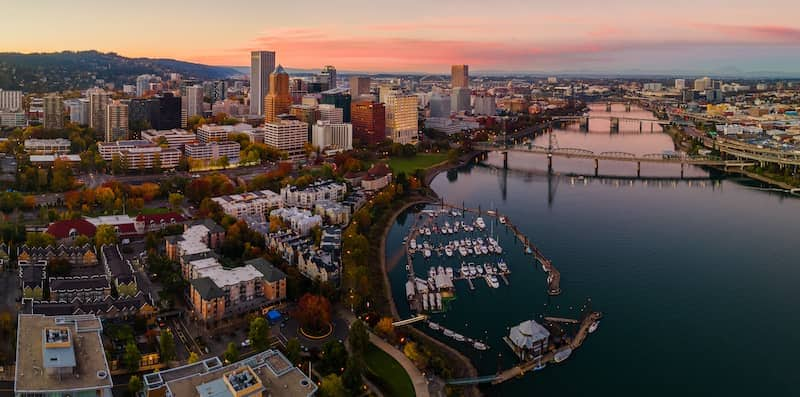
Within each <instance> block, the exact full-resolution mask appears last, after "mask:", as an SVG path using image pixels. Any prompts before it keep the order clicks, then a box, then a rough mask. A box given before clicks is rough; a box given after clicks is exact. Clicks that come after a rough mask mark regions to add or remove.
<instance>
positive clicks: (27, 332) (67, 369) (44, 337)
mask: <svg viewBox="0 0 800 397" xmlns="http://www.w3.org/2000/svg"><path fill="white" fill-rule="evenodd" d="M102 331H103V325H102V323H101V321H100V319H99V318H97V317H96V316H94V315H91V314H86V315H80V316H57V317H48V316H44V315H39V314H20V315H19V318H18V322H17V338H16V341H17V359H16V367H15V376H14V394H15V395H16V396H68V395H69V396H83V395H92V396H96V397H111V396H112V388H113V386H114V383H113V381H112V380H111V371H110V370H109V367H108V362H107V361H106V353H105V349H104V348H103V341H102Z"/></svg>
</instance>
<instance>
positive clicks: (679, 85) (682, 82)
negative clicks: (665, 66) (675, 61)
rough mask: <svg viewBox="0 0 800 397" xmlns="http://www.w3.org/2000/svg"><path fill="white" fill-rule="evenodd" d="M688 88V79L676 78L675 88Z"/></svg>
mask: <svg viewBox="0 0 800 397" xmlns="http://www.w3.org/2000/svg"><path fill="white" fill-rule="evenodd" d="M684 88H686V79H675V89H677V90H682V89H684Z"/></svg>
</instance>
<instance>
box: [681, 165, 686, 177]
mask: <svg viewBox="0 0 800 397" xmlns="http://www.w3.org/2000/svg"><path fill="white" fill-rule="evenodd" d="M685 165H686V164H685V163H681V179H683V169H684V168H685Z"/></svg>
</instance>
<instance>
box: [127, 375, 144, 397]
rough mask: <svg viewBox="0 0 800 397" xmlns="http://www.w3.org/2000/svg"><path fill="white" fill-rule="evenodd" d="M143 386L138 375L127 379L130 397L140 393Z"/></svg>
mask: <svg viewBox="0 0 800 397" xmlns="http://www.w3.org/2000/svg"><path fill="white" fill-rule="evenodd" d="M143 387H144V384H143V383H142V378H140V377H139V376H138V375H131V377H130V379H128V394H129V395H131V396H135V395H136V394H137V393H139V392H140V391H142V388H143Z"/></svg>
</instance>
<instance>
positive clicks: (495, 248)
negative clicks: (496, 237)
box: [494, 244, 503, 255]
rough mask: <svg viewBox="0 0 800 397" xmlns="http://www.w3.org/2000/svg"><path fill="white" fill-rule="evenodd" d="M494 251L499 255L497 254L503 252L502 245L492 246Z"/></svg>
mask: <svg viewBox="0 0 800 397" xmlns="http://www.w3.org/2000/svg"><path fill="white" fill-rule="evenodd" d="M494 252H495V253H496V254H498V255H499V254H502V253H503V247H501V246H500V244H498V245H496V246H495V247H494Z"/></svg>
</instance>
